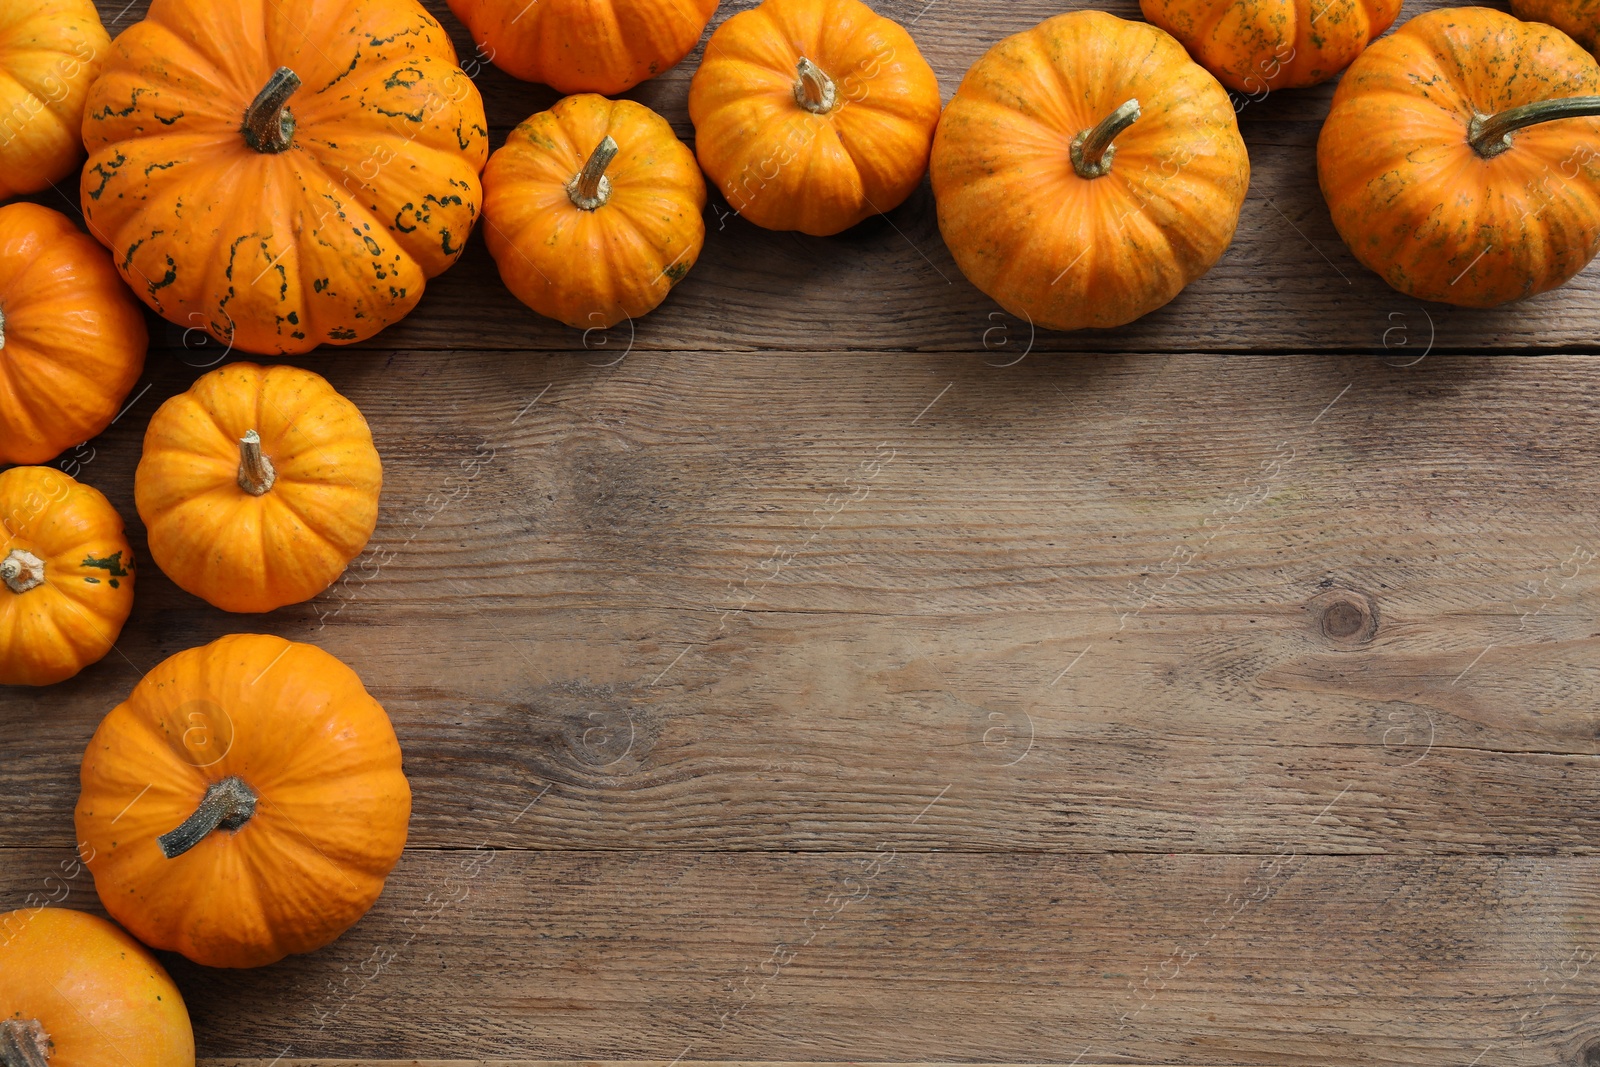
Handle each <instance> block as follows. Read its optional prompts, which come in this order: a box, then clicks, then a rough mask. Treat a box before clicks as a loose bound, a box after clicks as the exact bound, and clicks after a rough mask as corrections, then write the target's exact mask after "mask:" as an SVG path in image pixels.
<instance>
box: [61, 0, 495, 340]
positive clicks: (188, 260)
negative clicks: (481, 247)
mask: <svg viewBox="0 0 1600 1067" xmlns="http://www.w3.org/2000/svg"><path fill="white" fill-rule="evenodd" d="M484 126H485V119H484V115H483V102H482V100H481V99H480V98H479V96H478V90H477V88H476V87H475V86H474V85H473V84H472V80H471V79H470V78H468V77H467V76H466V75H465V74H464V73H462V71H461V70H460V68H459V67H457V66H456V55H455V49H454V47H453V46H452V45H451V43H450V39H449V36H448V35H447V34H446V33H445V31H444V30H443V28H441V27H440V26H439V24H438V23H437V22H435V21H434V19H433V17H432V16H431V15H429V14H428V13H427V12H426V11H424V10H423V9H422V7H421V5H420V4H418V3H416V2H415V0H228V2H227V3H216V2H214V0H153V2H152V3H151V5H150V11H149V15H148V16H147V17H146V18H145V20H144V21H142V22H139V23H137V24H136V25H134V26H132V27H130V28H129V29H128V30H126V31H125V32H123V33H122V34H121V35H120V36H118V37H117V40H116V43H115V44H114V46H113V48H112V51H111V55H110V57H109V59H108V60H107V63H106V68H105V72H104V73H103V74H102V75H101V76H100V78H99V80H98V81H96V82H95V83H94V86H93V88H92V89H91V90H90V93H89V104H88V111H87V114H86V115H85V117H84V123H83V137H84V141H85V143H86V144H87V145H88V146H89V151H90V153H91V154H90V157H89V162H88V165H87V166H86V167H85V169H84V172H83V180H82V186H81V192H82V199H83V210H84V215H85V216H86V217H87V219H88V222H89V229H90V231H91V232H92V233H93V234H94V235H95V236H96V237H97V238H99V239H100V240H101V241H102V242H104V243H105V244H106V245H107V246H109V247H110V249H111V251H112V253H113V255H114V257H115V259H116V262H117V266H118V269H120V270H121V271H122V276H123V278H125V279H126V280H127V282H128V284H129V285H130V286H132V287H133V290H134V292H135V293H137V294H138V295H139V297H140V298H141V299H142V300H144V302H145V303H147V304H149V305H150V307H152V308H153V309H155V311H156V312H157V313H158V314H160V315H162V316H164V317H165V318H167V319H168V320H169V321H171V322H174V323H177V324H178V325H180V326H183V327H186V328H190V329H194V328H203V329H205V330H206V331H207V332H208V333H210V334H211V336H212V337H215V338H216V339H217V340H219V341H221V342H222V343H224V344H232V345H233V346H234V347H236V348H240V349H243V350H245V351H248V352H259V353H279V352H283V353H303V352H309V351H310V350H311V349H313V348H315V347H316V346H317V345H320V344H349V343H352V342H355V341H360V340H363V339H365V338H368V337H371V336H372V335H373V334H375V333H377V332H378V331H379V330H381V329H383V328H384V327H385V326H388V325H390V324H391V323H393V322H396V321H397V320H399V319H400V318H402V317H403V316H404V315H405V314H406V313H407V312H409V311H410V310H411V309H412V308H413V307H415V306H416V304H417V301H418V300H419V299H420V298H421V297H422V291H423V287H424V285H425V283H426V282H427V280H428V279H429V278H432V277H434V276H435V275H437V274H439V273H440V272H442V271H443V270H445V268H447V267H449V266H450V265H451V264H452V263H454V262H455V261H456V259H457V257H459V256H460V255H461V250H462V248H463V247H464V246H465V245H466V241H467V235H468V234H469V233H470V232H471V230H472V227H473V224H474V223H475V221H476V220H477V215H478V208H479V204H480V202H481V199H482V190H481V187H480V185H479V179H478V175H479V172H480V171H481V170H482V169H483V164H484V161H485V160H486V159H487V158H488V145H487V137H486V134H485V131H484Z"/></svg>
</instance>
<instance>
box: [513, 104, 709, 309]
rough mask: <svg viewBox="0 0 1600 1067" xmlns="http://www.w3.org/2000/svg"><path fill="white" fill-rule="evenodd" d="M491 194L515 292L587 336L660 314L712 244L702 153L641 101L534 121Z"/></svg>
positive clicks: (565, 109)
mask: <svg viewBox="0 0 1600 1067" xmlns="http://www.w3.org/2000/svg"><path fill="white" fill-rule="evenodd" d="M483 187H484V205H483V210H484V218H485V226H486V228H485V230H484V236H485V238H486V239H487V241H488V243H489V251H490V252H491V253H493V254H494V258H495V261H496V262H497V263H498V264H499V265H500V277H501V278H502V279H504V281H505V283H506V286H507V288H509V289H510V290H511V291H512V293H514V294H515V295H516V297H517V299H518V300H521V301H522V302H523V303H524V304H527V305H528V306H529V307H531V308H533V310H535V311H537V312H538V313H539V314H541V315H548V316H549V317H550V318H553V319H559V320H560V321H562V322H564V323H566V324H567V325H568V326H573V327H577V328H579V329H600V328H604V327H607V326H612V325H615V324H616V323H618V322H621V321H622V320H623V319H624V318H637V317H639V316H641V315H644V314H646V313H647V312H650V311H652V310H654V309H655V307H656V306H657V305H659V304H660V303H661V302H662V301H663V300H665V299H666V298H667V294H668V293H669V292H671V291H672V287H673V286H674V285H676V284H677V283H678V282H679V281H681V280H682V279H683V276H684V275H686V274H688V273H689V268H691V267H693V266H694V264H695V260H696V259H698V258H699V256H700V249H701V246H702V245H704V244H705V236H706V227H705V220H704V219H703V218H702V216H701V213H702V212H704V211H705V206H706V183H705V180H704V179H703V178H701V177H700V168H699V166H698V165H697V164H696V163H695V160H694V153H693V152H691V151H689V149H688V147H687V146H685V145H684V144H683V142H681V141H679V140H678V138H677V135H676V134H674V133H673V132H672V127H671V125H669V124H668V123H667V120H666V119H664V118H662V117H661V116H660V115H657V114H656V113H655V112H654V111H651V110H650V109H649V108H647V107H645V106H644V105H643V104H635V103H633V102H632V101H631V100H616V101H612V100H607V99H606V98H605V97H603V96H595V95H592V94H587V95H583V96H569V97H567V98H566V99H564V100H562V101H560V102H558V103H557V104H556V106H555V107H553V108H551V109H550V110H549V111H544V112H540V113H539V114H537V115H535V116H533V117H532V118H530V119H529V120H528V121H527V122H524V123H523V124H522V125H520V126H518V127H517V128H516V129H515V130H514V131H512V134H511V136H510V138H509V139H508V140H507V141H506V144H505V147H503V148H501V149H500V150H499V151H497V152H496V153H495V154H494V155H493V156H492V157H491V158H490V160H489V166H488V168H487V169H486V170H485V171H484V174H483Z"/></svg>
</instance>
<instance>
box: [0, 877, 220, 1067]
mask: <svg viewBox="0 0 1600 1067" xmlns="http://www.w3.org/2000/svg"><path fill="white" fill-rule="evenodd" d="M0 1019H18V1020H21V1021H24V1022H29V1021H37V1022H39V1023H40V1024H41V1025H42V1026H43V1028H44V1032H45V1035H46V1037H47V1038H48V1040H49V1042H50V1043H51V1045H52V1046H53V1047H52V1048H51V1050H50V1064H51V1065H52V1067H56V1065H59V1067H194V1031H193V1029H192V1028H191V1027H190V1025H189V1011H188V1009H187V1008H186V1007H184V1003H183V995H182V994H181V993H179V992H178V987H177V986H175V985H173V983H172V979H171V978H170V977H168V975H167V972H166V970H165V969H164V968H163V967H162V966H161V964H160V963H158V962H156V959H155V957H154V956H152V955H150V953H149V951H147V950H146V949H145V947H144V946H143V945H141V944H139V943H138V942H137V941H135V940H134V939H133V938H131V937H129V936H128V935H127V934H126V933H124V932H123V931H122V930H119V929H118V928H117V927H115V926H113V925H112V924H111V923H108V922H106V921H105V920H104V919H101V918H98V917H97V916H94V915H89V914H86V913H84V912H81V911H69V910H67V909H66V908H32V909H27V910H23V911H13V912H9V913H7V914H5V915H0Z"/></svg>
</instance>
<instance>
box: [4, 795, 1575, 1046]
mask: <svg viewBox="0 0 1600 1067" xmlns="http://www.w3.org/2000/svg"><path fill="white" fill-rule="evenodd" d="M898 821H901V816H900V815H898V814H884V815H883V816H882V817H881V836H882V839H883V840H882V844H883V845H884V849H883V850H882V851H874V852H865V853H859V854H854V855H840V854H811V855H759V856H757V855H728V854H722V855H716V854H711V855H706V854H701V855H695V854H687V853H676V854H666V855H663V854H637V853H634V854H626V853H588V854H584V853H565V854H542V855H541V854H531V853H520V852H492V851H491V852H479V853H474V852H443V853H441V852H408V853H407V855H406V857H405V858H404V859H403V860H402V862H401V865H400V867H399V868H398V869H397V870H396V872H395V875H394V876H393V878H392V879H391V881H390V886H389V889H388V890H387V891H386V893H385V895H384V897H383V899H382V900H380V901H379V903H378V905H377V907H376V908H375V909H374V911H373V912H372V913H371V914H369V915H368V916H367V918H365V919H364V920H363V921H362V922H361V923H360V924H358V925H357V926H356V927H355V929H354V930H352V931H351V933H350V934H349V935H347V936H346V937H345V938H344V939H343V940H341V941H339V942H337V943H336V944H334V945H333V946H330V947H329V948H327V949H325V950H324V951H322V952H319V953H316V954H313V955H311V956H308V957H303V958H298V959H293V960H289V961H285V962H284V963H282V964H279V965H277V966H274V967H270V968H266V969H263V970H258V971H253V972H223V971H202V970H200V969H198V968H195V967H192V966H190V965H189V964H187V963H186V962H184V961H182V960H176V961H172V968H171V969H172V972H173V975H174V977H175V978H176V980H177V981H178V982H179V984H180V987H181V988H182V990H183V992H184V995H185V997H186V998H187V1000H188V1002H189V1006H190V1009H191V1012H192V1013H193V1016H194V1020H195V1026H196V1032H197V1035H198V1037H199V1044H200V1049H201V1052H202V1054H203V1055H205V1056H207V1057H211V1058H227V1057H243V1058H248V1059H252V1060H258V1061H271V1060H272V1059H273V1057H275V1056H279V1055H282V1056H283V1057H284V1058H286V1059H313V1060H314V1059H316V1058H318V1057H327V1058H330V1059H334V1060H338V1059H360V1058H371V1059H378V1060H385V1059H392V1060H410V1059H413V1058H415V1059H444V1060H459V1059H466V1060H469V1061H478V1060H489V1059H499V1058H507V1059H535V1060H544V1059H559V1058H563V1057H569V1056H572V1055H573V1054H574V1053H575V1052H578V1051H580V1050H581V1051H583V1052H592V1053H594V1054H595V1055H596V1056H597V1057H600V1058H603V1059H623V1060H650V1061H656V1062H658V1063H668V1062H670V1061H672V1060H674V1059H675V1058H676V1057H679V1056H682V1057H683V1059H685V1060H698V1061H708V1060H717V1061H720V1060H761V1059H764V1058H776V1059H790V1060H792V1059H796V1058H798V1057H801V1056H804V1057H806V1058H807V1059H808V1060H812V1061H823V1062H827V1061H838V1060H850V1059H852V1058H853V1060H854V1061H855V1062H860V1061H895V1062H902V1061H912V1062H919V1061H939V1062H946V1061H955V1062H964V1061H973V1060H981V1061H985V1062H1001V1063H1010V1062H1018V1063H1029V1062H1037V1063H1059V1064H1065V1063H1071V1062H1073V1061H1074V1059H1075V1057H1081V1058H1080V1059H1078V1061H1077V1062H1079V1063H1093V1062H1100V1063H1113V1062H1124V1063H1151V1064H1156V1063H1165V1064H1241V1065H1242V1064H1254V1065H1269V1064H1271V1065H1286V1064H1308V1065H1309V1064H1322V1065H1330V1067H1346V1065H1348V1067H1357V1065H1359V1067H1370V1065H1372V1064H1405V1065H1408V1067H1431V1065H1438V1067H1461V1065H1464V1064H1468V1063H1471V1062H1473V1060H1474V1058H1475V1057H1478V1056H1480V1055H1481V1056H1482V1057H1483V1058H1482V1060H1480V1061H1479V1062H1480V1063H1493V1064H1499V1065H1508V1067H1509V1065H1527V1067H1534V1065H1537V1067H1549V1065H1550V1064H1552V1063H1554V1064H1562V1065H1566V1064H1573V1065H1577V1067H1582V1065H1584V1064H1585V1060H1584V1058H1583V1055H1582V1050H1583V1049H1585V1048H1586V1047H1592V1044H1593V1043H1594V1042H1595V1041H1596V1039H1597V1038H1600V1032H1597V1031H1596V1029H1595V1018H1596V1017H1597V1014H1600V984H1597V983H1596V981H1595V974H1596V967H1600V959H1597V958H1596V954H1597V952H1600V929H1597V923H1600V918H1597V917H1600V896H1597V893H1600V890H1597V888H1596V886H1597V884H1600V860H1596V859H1594V858H1584V859H1575V858H1560V857H1524V858H1508V857H1431V858H1430V857H1393V856H1390V857H1366V858H1335V857H1316V856H1308V855H1306V854H1304V853H1303V852H1300V851H1298V850H1297V849H1296V847H1295V846H1294V844H1293V843H1291V844H1288V845H1286V846H1285V847H1284V849H1283V851H1282V852H1281V853H1279V854H1276V855H1274V856H1272V857H1268V858H1261V857H1185V856H1177V857H1160V856H1103V857H1060V856H1045V855H1014V856H972V855H962V854H942V855H927V854H922V855H914V854H909V853H904V852H898V851H893V850H892V849H893V846H892V844H890V842H891V841H892V839H893V828H894V824H895V823H896V822H898ZM1295 829H1297V828H1291V827H1286V828H1285V830H1286V833H1287V834H1292V833H1293V832H1294V830H1295ZM61 854H62V853H61V852H60V850H6V851H5V852H4V860H5V862H4V863H3V864H0V868H3V873H0V895H4V896H5V897H6V898H13V897H15V896H18V895H20V894H21V892H22V891H23V890H24V889H26V888H27V887H29V886H31V885H33V884H35V883H41V882H42V881H43V877H44V875H45V873H46V872H47V871H49V870H51V869H53V867H54V864H55V862H56V861H57V859H58V857H59V856H60V855H61ZM84 880H85V881H86V879H84ZM69 888H70V890H71V896H70V897H69V899H68V903H69V905H72V906H84V905H85V904H86V903H87V899H86V898H88V897H90V896H91V895H92V892H91V890H90V889H89V887H88V886H87V885H74V886H71V887H69Z"/></svg>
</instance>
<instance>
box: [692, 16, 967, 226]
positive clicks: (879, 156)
mask: <svg viewBox="0 0 1600 1067" xmlns="http://www.w3.org/2000/svg"><path fill="white" fill-rule="evenodd" d="M689 117H690V119H691V120H692V121H693V122H694V129H695V150H696V152H697V153H698V155H699V157H700V165H701V166H702V167H704V168H705V172H706V174H707V176H709V177H710V178H711V180H712V181H713V182H714V183H715V184H716V185H717V187H718V188H719V189H720V190H721V191H722V194H723V195H724V196H725V197H727V199H728V203H729V205H731V206H732V207H733V209H734V210H735V211H737V212H738V213H739V214H741V215H743V216H744V217H745V218H747V219H749V220H750V221H751V222H753V223H755V224H756V225H757V226H764V227H766V228H767V229H769V230H799V231H800V232H802V233H808V234H812V235H814V236H828V235H830V234H836V233H838V232H840V231H841V230H845V229H848V228H849V227H851V226H854V225H855V224H856V223H858V222H861V221H862V220H864V219H867V218H870V217H871V216H873V215H878V214H882V213H883V212H885V211H891V210H893V209H894V208H896V207H899V206H900V205H901V204H902V203H903V202H904V201H905V199H906V197H908V196H910V195H911V193H912V191H913V190H914V189H916V187H917V185H918V184H919V183H920V182H921V181H922V176H923V175H924V174H926V173H927V172H928V151H929V147H930V145H931V144H932V142H933V131H934V128H935V127H936V126H937V125H938V123H939V80H938V79H937V78H936V77H935V76H934V73H933V68H931V67H929V66H928V63H927V61H926V60H924V59H923V58H922V53H921V52H919V51H918V50H917V43H916V42H915V41H913V40H912V39H911V35H910V34H909V33H907V32H906V31H905V30H904V29H903V28H902V27H901V26H900V25H898V24H897V23H895V22H893V21H892V20H890V19H887V18H884V17H883V16H881V15H878V14H875V13H874V12H873V10H872V9H871V8H869V7H867V5H865V4H863V3H861V2H860V0H766V2H765V3H763V4H762V5H761V6H760V7H757V8H754V9H752V10H749V11H741V12H740V13H739V14H737V15H735V16H733V17H732V18H730V19H729V20H728V21H727V22H724V23H723V24H722V25H721V26H719V27H718V28H717V32H716V33H715V34H713V35H712V37H711V42H710V44H708V45H707V46H706V58H705V60H704V62H702V63H701V64H700V69H699V70H697V71H696V72H695V75H694V80H693V81H692V82H691V83H690V85H689Z"/></svg>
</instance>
